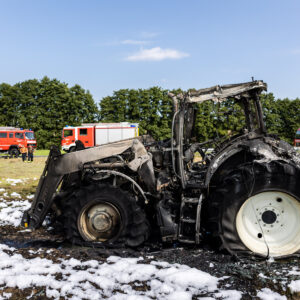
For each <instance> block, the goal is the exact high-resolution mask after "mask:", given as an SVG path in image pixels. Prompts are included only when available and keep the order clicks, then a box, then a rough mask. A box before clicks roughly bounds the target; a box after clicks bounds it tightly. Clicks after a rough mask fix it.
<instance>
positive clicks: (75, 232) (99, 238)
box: [62, 184, 149, 247]
mask: <svg viewBox="0 0 300 300" xmlns="http://www.w3.org/2000/svg"><path fill="white" fill-rule="evenodd" d="M62 211H63V216H62V220H63V223H64V231H65V233H66V238H67V239H68V240H69V241H71V242H72V243H75V244H82V241H85V242H89V243H109V244H124V245H126V246H130V247H137V246H139V245H141V244H142V243H143V242H144V241H146V240H147V238H148V235H149V226H148V222H147V220H146V216H145V213H144V212H143V211H142V209H141V208H140V207H139V206H138V205H137V203H136V201H135V199H134V198H133V197H131V196H130V195H129V194H128V193H126V192H125V191H123V190H121V189H120V188H118V187H114V186H111V185H107V184H90V185H88V186H83V187H81V188H80V189H78V190H76V191H74V192H73V193H71V194H70V195H69V196H68V197H67V199H65V200H64V201H63V209H62Z"/></svg>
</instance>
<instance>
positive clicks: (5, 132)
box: [0, 127, 36, 157]
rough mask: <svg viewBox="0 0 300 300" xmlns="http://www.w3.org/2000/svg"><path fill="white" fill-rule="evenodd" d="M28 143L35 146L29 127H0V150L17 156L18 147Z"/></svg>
mask: <svg viewBox="0 0 300 300" xmlns="http://www.w3.org/2000/svg"><path fill="white" fill-rule="evenodd" d="M21 145H24V146H25V147H26V148H27V147H28V146H29V145H32V146H33V147H36V140H35V137H34V132H33V131H32V130H31V129H23V128H15V127H0V152H8V153H9V154H10V156H11V157H12V156H14V157H18V156H19V154H20V151H19V149H20V147H21Z"/></svg>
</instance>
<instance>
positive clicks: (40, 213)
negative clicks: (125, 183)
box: [21, 138, 147, 229]
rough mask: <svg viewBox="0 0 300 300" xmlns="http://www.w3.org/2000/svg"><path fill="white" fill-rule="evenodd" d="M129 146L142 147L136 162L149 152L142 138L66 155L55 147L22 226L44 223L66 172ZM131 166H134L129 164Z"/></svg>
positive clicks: (51, 151) (75, 170)
mask: <svg viewBox="0 0 300 300" xmlns="http://www.w3.org/2000/svg"><path fill="white" fill-rule="evenodd" d="M137 145H138V146H137ZM129 148H131V149H132V150H133V152H136V151H135V149H137V148H138V149H139V154H138V155H137V156H139V157H137V156H136V159H135V160H134V161H136V162H137V163H139V158H140V156H143V155H147V151H146V149H145V148H144V146H143V144H142V143H141V142H140V141H139V138H135V139H128V140H122V141H119V142H114V143H109V144H105V145H102V146H98V147H93V148H88V149H85V150H82V151H75V152H71V153H67V154H64V155H62V154H61V153H60V151H59V149H58V148H57V147H56V146H52V147H51V150H50V153H49V156H48V159H47V161H46V165H45V169H44V171H43V173H42V175H41V177H40V181H39V184H38V187H37V190H36V192H35V195H34V199H33V203H32V205H31V208H30V209H29V210H27V211H26V212H25V213H24V215H23V218H22V222H21V225H22V226H25V227H29V228H32V229H36V228H38V227H39V226H41V224H42V222H43V221H44V219H45V216H46V215H47V213H48V212H49V209H50V207H51V206H52V203H53V196H54V194H55V192H56V190H57V188H58V186H59V184H60V182H61V181H62V179H63V177H64V175H67V174H70V173H74V172H78V171H80V170H81V169H82V167H83V166H84V164H86V163H89V162H93V161H97V160H100V159H103V158H106V157H110V156H113V155H119V154H121V153H123V152H124V151H126V150H127V149H129ZM136 154H137V153H136ZM131 163H132V162H131ZM143 163H144V161H143ZM129 167H131V165H130V164H129ZM132 168H133V167H132Z"/></svg>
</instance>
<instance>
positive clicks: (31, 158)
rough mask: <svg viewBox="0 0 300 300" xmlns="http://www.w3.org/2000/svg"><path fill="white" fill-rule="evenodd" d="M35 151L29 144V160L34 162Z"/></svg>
mask: <svg viewBox="0 0 300 300" xmlns="http://www.w3.org/2000/svg"><path fill="white" fill-rule="evenodd" d="M33 152H34V148H33V147H32V146H31V145H29V146H28V161H31V162H33Z"/></svg>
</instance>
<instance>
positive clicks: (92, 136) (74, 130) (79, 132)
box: [61, 122, 139, 152]
mask: <svg viewBox="0 0 300 300" xmlns="http://www.w3.org/2000/svg"><path fill="white" fill-rule="evenodd" d="M138 135H139V125H138V124H137V123H128V122H121V123H88V124H82V125H81V126H76V127H75V126H66V127H64V128H63V131H62V140H61V146H62V149H63V150H64V151H66V152H72V151H73V150H74V149H75V141H77V140H79V141H81V142H82V143H83V145H84V147H85V148H88V147H94V146H99V145H103V144H107V143H112V142H115V141H120V140H124V139H129V138H133V137H136V136H138Z"/></svg>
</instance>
